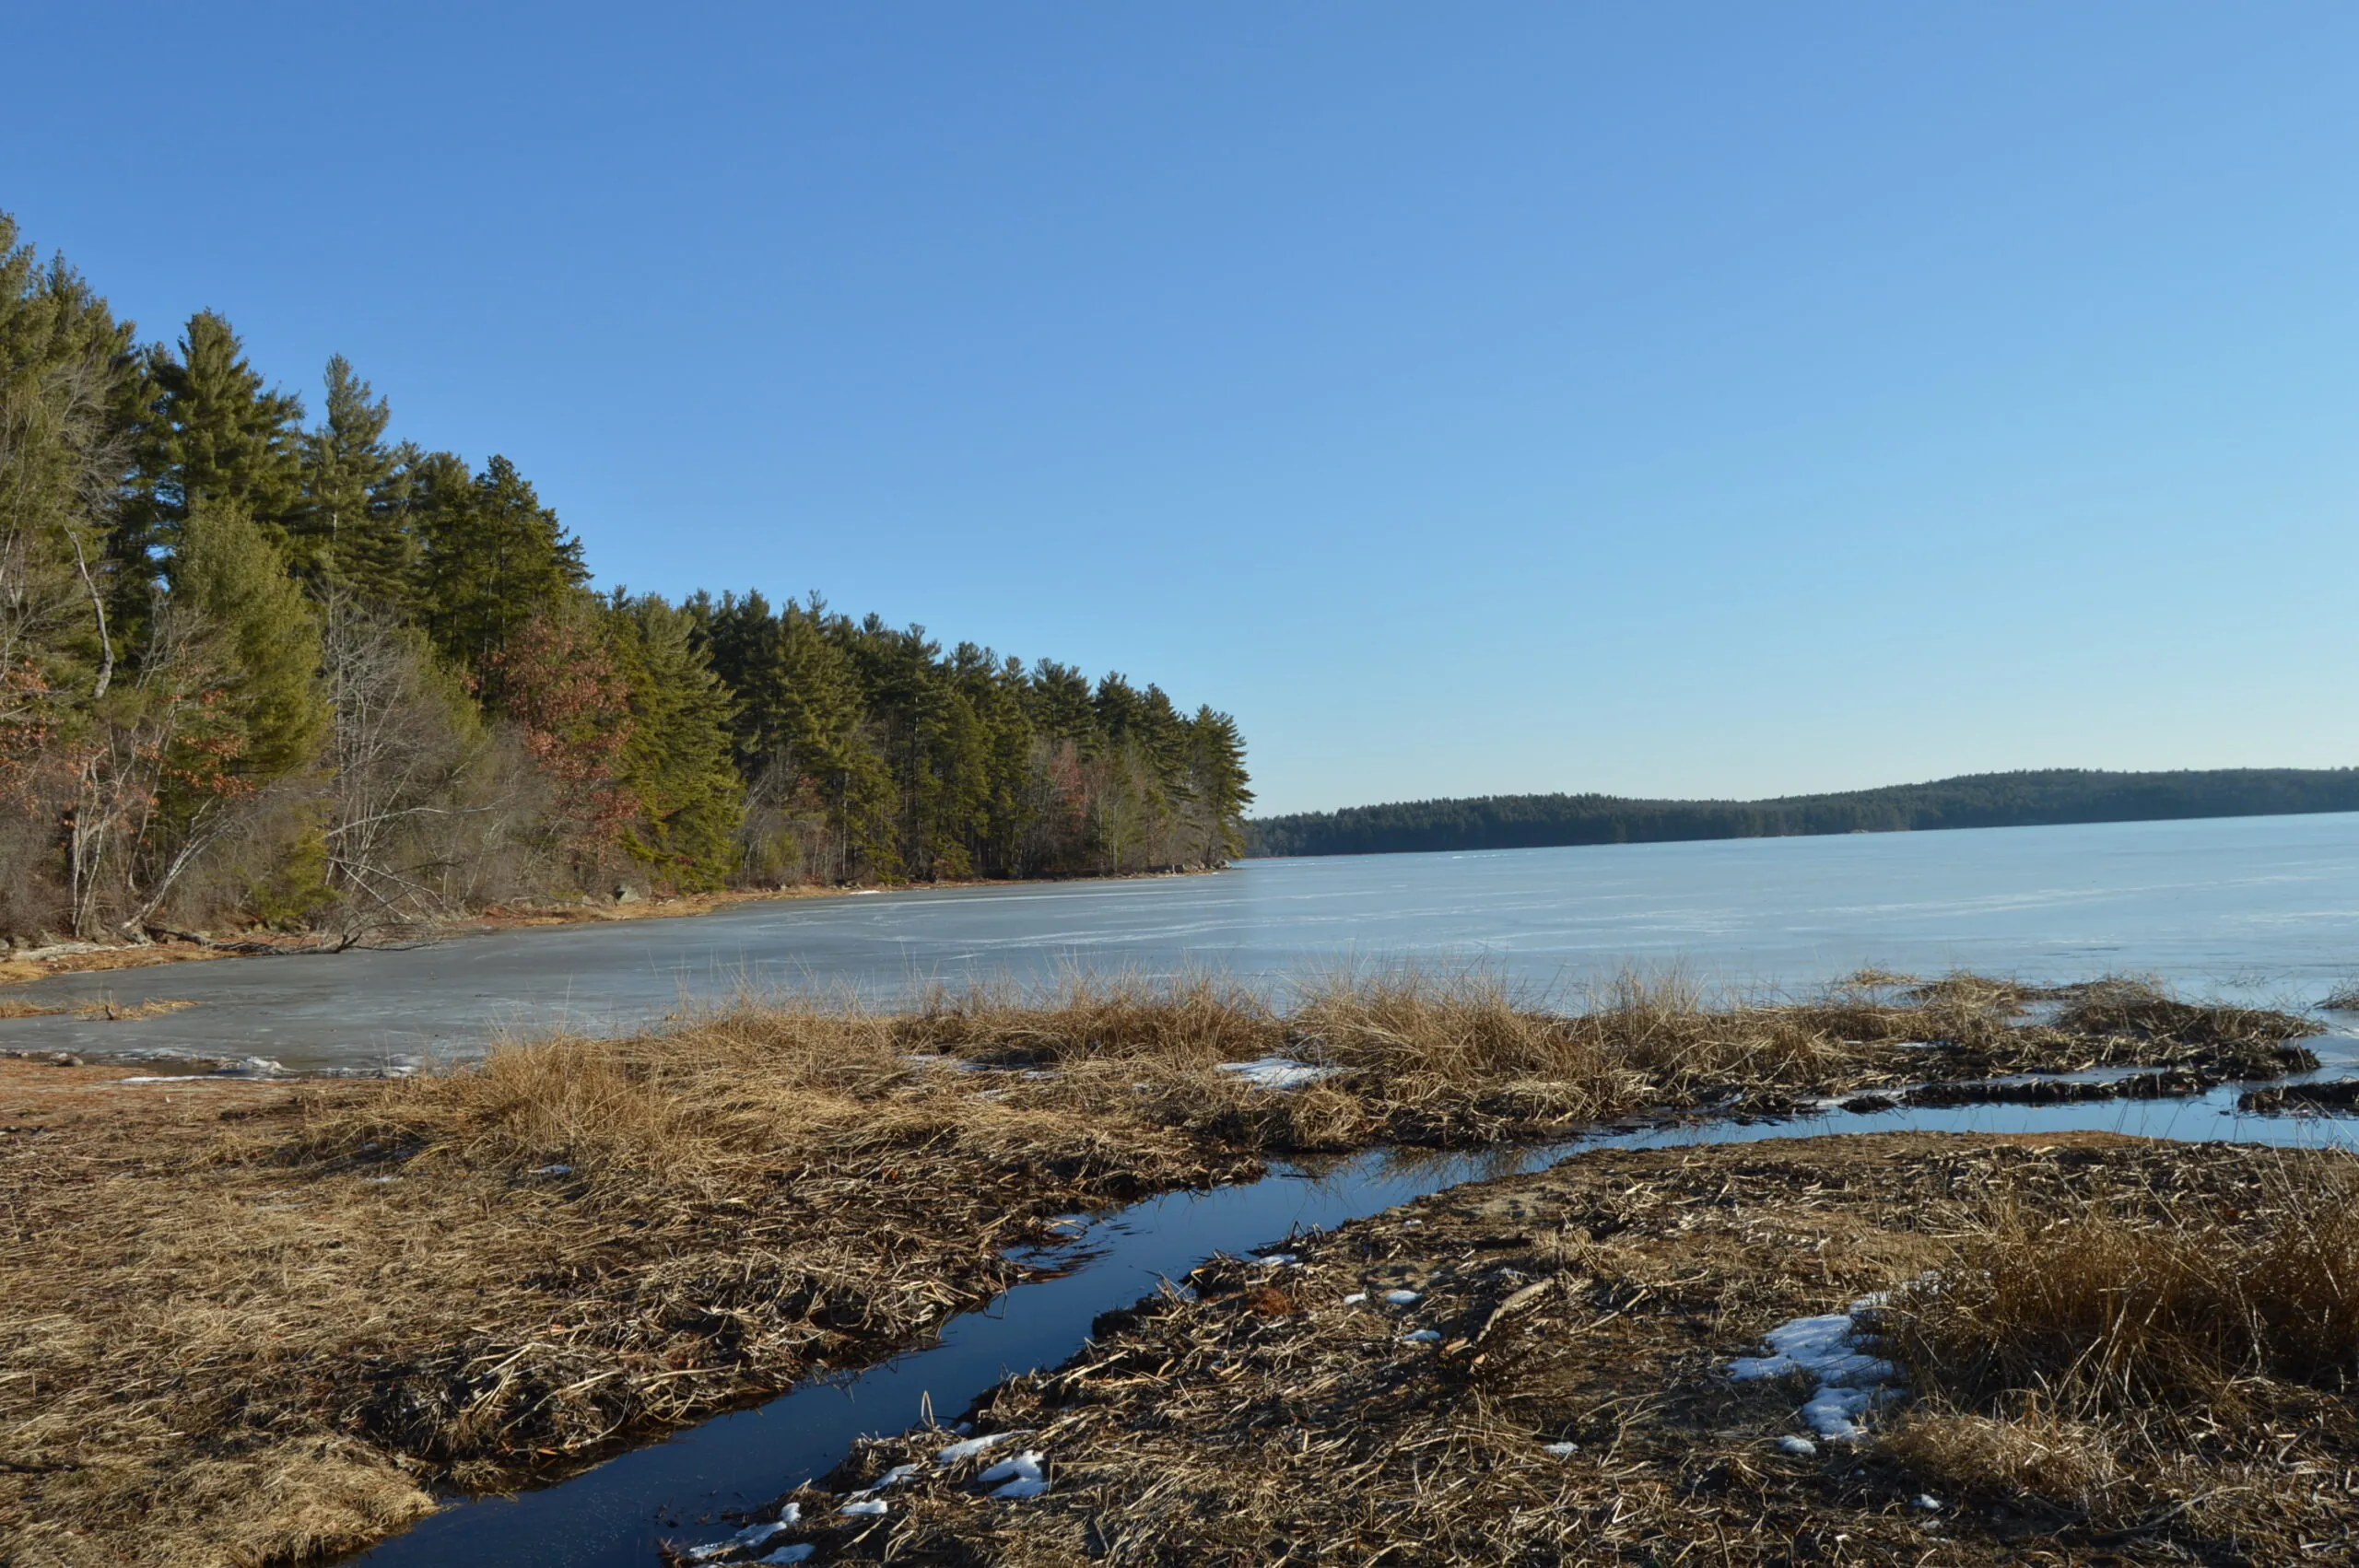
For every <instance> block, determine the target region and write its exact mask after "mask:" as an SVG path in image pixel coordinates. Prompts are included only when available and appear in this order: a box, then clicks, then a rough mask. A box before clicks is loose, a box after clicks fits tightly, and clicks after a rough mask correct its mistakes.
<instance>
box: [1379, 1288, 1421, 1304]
mask: <svg viewBox="0 0 2359 1568" xmlns="http://www.w3.org/2000/svg"><path fill="white" fill-rule="evenodd" d="M1384 1299H1385V1300H1386V1301H1387V1302H1389V1303H1391V1305H1394V1306H1414V1305H1417V1293H1416V1292H1414V1291H1387V1292H1385V1293H1384Z"/></svg>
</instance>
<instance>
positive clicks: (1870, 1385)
mask: <svg viewBox="0 0 2359 1568" xmlns="http://www.w3.org/2000/svg"><path fill="white" fill-rule="evenodd" d="M1885 1300H1886V1297H1885V1295H1884V1293H1877V1294H1875V1295H1869V1296H1861V1297H1860V1299H1859V1300H1858V1301H1855V1302H1853V1303H1852V1304H1851V1309H1850V1311H1848V1312H1830V1313H1826V1314H1825V1315H1823V1316H1817V1317H1797V1318H1795V1319H1794V1320H1793V1321H1791V1322H1790V1323H1780V1324H1779V1325H1778V1327H1776V1328H1772V1329H1770V1330H1769V1333H1768V1336H1767V1340H1768V1346H1769V1353H1768V1354H1767V1355H1761V1356H1738V1357H1737V1358H1735V1359H1734V1360H1733V1361H1731V1362H1730V1363H1729V1375H1730V1376H1731V1377H1732V1378H1735V1379H1737V1380H1738V1381H1739V1382H1743V1381H1745V1380H1748V1379H1751V1378H1757V1377H1784V1376H1786V1375H1789V1374H1791V1373H1802V1374H1803V1375H1807V1376H1812V1377H1815V1378H1817V1379H1818V1390H1817V1392H1815V1393H1813V1395H1812V1396H1811V1397H1810V1398H1809V1399H1808V1400H1807V1401H1805V1402H1804V1403H1803V1405H1802V1412H1801V1413H1802V1422H1803V1423H1804V1424H1805V1425H1807V1426H1808V1427H1809V1428H1810V1429H1811V1430H1812V1431H1813V1432H1815V1433H1818V1434H1819V1435H1820V1436H1821V1437H1825V1438H1830V1439H1833V1440H1834V1441H1837V1442H1841V1443H1856V1442H1857V1441H1859V1440H1860V1438H1862V1437H1864V1436H1866V1435H1867V1429H1866V1428H1865V1427H1863V1426H1861V1425H1860V1417H1862V1416H1864V1415H1866V1414H1867V1413H1868V1411H1869V1410H1872V1409H1873V1408H1874V1407H1875V1406H1876V1405H1878V1404H1881V1403H1883V1402H1884V1401H1885V1400H1887V1399H1889V1398H1891V1397H1892V1396H1893V1395H1894V1394H1895V1393H1896V1392H1897V1391H1898V1389H1899V1387H1900V1369H1899V1368H1898V1367H1896V1366H1895V1365H1893V1364H1892V1363H1890V1362H1888V1361H1885V1360H1884V1359H1883V1358H1882V1357H1881V1356H1878V1355H1875V1354H1873V1353H1872V1352H1869V1351H1866V1350H1863V1349H1861V1348H1860V1339H1859V1335H1860V1316H1859V1315H1860V1314H1861V1313H1865V1312H1872V1311H1874V1310H1875V1309H1876V1308H1878V1307H1880V1306H1883V1305H1884V1303H1885Z"/></svg>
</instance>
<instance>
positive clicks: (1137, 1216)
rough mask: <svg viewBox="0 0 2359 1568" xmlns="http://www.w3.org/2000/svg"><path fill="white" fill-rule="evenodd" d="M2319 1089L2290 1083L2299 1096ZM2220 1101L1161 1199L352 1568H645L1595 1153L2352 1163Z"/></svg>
mask: <svg viewBox="0 0 2359 1568" xmlns="http://www.w3.org/2000/svg"><path fill="white" fill-rule="evenodd" d="M2307 1043H2308V1044H2310V1045H2311V1046H2312V1047H2315V1048H2317V1049H2318V1054H2319V1056H2320V1058H2321V1059H2322V1060H2323V1061H2324V1062H2325V1064H2326V1065H2325V1068H2324V1070H2323V1071H2324V1074H2326V1075H2341V1074H2342V1073H2345V1072H2348V1071H2351V1070H2352V1069H2353V1067H2359V1037H2354V1036H2349V1035H2341V1034H2336V1035H2329V1036H2320V1037H2318V1038H2316V1039H2313V1040H2311V1041H2309V1042H2307ZM2311 1076H2318V1075H2314V1074H2299V1075H2296V1080H2294V1081H2298V1080H2299V1079H2300V1078H2304V1077H2311ZM2237 1093H2238V1089H2237V1087H2236V1086H2234V1085H2231V1086H2227V1087H2224V1088H2220V1089H2215V1090H2213V1091H2212V1092H2211V1093H2209V1094H2202V1095H2200V1096H2191V1097H2189V1098H2185V1099H2176V1100H2115V1101H2101V1102H2093V1103H2087V1104H2080V1105H2063V1106H2005V1105H1993V1106H1948V1107H1941V1108H1927V1107H1915V1108H1901V1109H1895V1110H1890V1111H1883V1112H1874V1113H1869V1114H1865V1115H1857V1114H1851V1113H1834V1114H1830V1115H1826V1116H1821V1117H1798V1118H1795V1119H1792V1120H1786V1121H1755V1122H1751V1123H1744V1122H1730V1121H1719V1122H1703V1123H1697V1124H1694V1125H1688V1126H1680V1127H1671V1128H1662V1127H1655V1128H1648V1129H1640V1130H1635V1131H1623V1132H1615V1133H1604V1134H1600V1135H1595V1136H1591V1137H1588V1138H1583V1139H1580V1140H1578V1141H1571V1142H1567V1143H1559V1144H1554V1145H1549V1146H1544V1147H1536V1148H1526V1149H1516V1150H1491V1151H1485V1152H1481V1153H1470V1154H1449V1155H1435V1154H1428V1153H1423V1152H1398V1151H1395V1152H1385V1151H1379V1152H1375V1153H1367V1154H1362V1155H1359V1156H1357V1157H1356V1158H1353V1159H1350V1160H1346V1161H1343V1162H1341V1163H1339V1164H1333V1165H1330V1166H1326V1167H1324V1168H1322V1169H1320V1170H1319V1171H1316V1172H1312V1171H1307V1170H1303V1169H1298V1168H1293V1167H1279V1168H1277V1169H1275V1170H1273V1173H1272V1174H1271V1175H1270V1176H1265V1177H1263V1178H1262V1180H1259V1181H1256V1182H1251V1183H1247V1184H1243V1185H1240V1186H1237V1187H1230V1188H1218V1189H1216V1190H1214V1191H1211V1192H1200V1193H1169V1194H1166V1195H1165V1196H1163V1197H1161V1198H1156V1199H1149V1200H1147V1201H1145V1202H1142V1203H1136V1204H1133V1205H1132V1206H1130V1207H1129V1208H1126V1209H1122V1210H1119V1211H1114V1212H1112V1213H1109V1214H1104V1215H1100V1216H1098V1217H1097V1218H1096V1219H1094V1220H1092V1221H1090V1222H1088V1223H1086V1224H1085V1225H1082V1226H1080V1227H1079V1229H1078V1231H1077V1234H1076V1235H1075V1237H1074V1242H1073V1243H1072V1244H1071V1246H1067V1247H1062V1248H1060V1249H1058V1251H1057V1252H1056V1253H1055V1254H1053V1255H1051V1256H1049V1257H1044V1258H1034V1259H1030V1260H1031V1261H1038V1262H1043V1263H1054V1264H1061V1265H1062V1266H1064V1267H1066V1268H1068V1269H1069V1270H1070V1272H1067V1273H1064V1274H1062V1275H1061V1276H1058V1277H1055V1278H1051V1279H1047V1280H1043V1281H1039V1282H1036V1283H1031V1284H1026V1285H1021V1286H1018V1287H1017V1288H1016V1289H1015V1290H1013V1291H1010V1292H1007V1293H1004V1294H1003V1295H1001V1296H999V1297H998V1298H997V1299H995V1300H993V1301H992V1303H991V1305H989V1306H988V1307H985V1308H983V1309H981V1310H980V1311H977V1312H972V1313H968V1314H965V1315H963V1316H958V1317H956V1318H953V1319H952V1320H951V1321H950V1322H949V1323H948V1324H946V1325H945V1327H944V1328H943V1331H942V1334H941V1336H940V1338H939V1339H938V1340H936V1341H935V1342H934V1343H933V1344H932V1345H929V1346H927V1347H926V1348H924V1349H921V1350H918V1351H914V1352H910V1353H908V1354H906V1355H903V1356H899V1357H898V1358H896V1359H894V1360H893V1361H890V1362H887V1363H884V1364H882V1365H879V1366H876V1367H874V1368H872V1369H870V1370H869V1371H867V1372H864V1373H862V1374H859V1375H854V1376H850V1377H846V1378H841V1379H833V1380H821V1381H817V1382H814V1383H810V1384H806V1385H804V1387H800V1388H797V1389H795V1390H793V1391H792V1392H791V1393H788V1394H785V1395H782V1396H780V1398H775V1399H772V1400H771V1401H769V1403H767V1404H764V1405H761V1406H758V1407H756V1408H754V1409H751V1410H743V1411H739V1412H737V1413H735V1414H732V1415H724V1416H720V1417H717V1418H715V1419H714V1420H711V1421H709V1422H703V1423H702V1424H700V1425H698V1426H695V1427H692V1428H689V1429H687V1430H686V1431H684V1432H681V1433H677V1434H675V1436H673V1437H671V1438H670V1439H668V1440H667V1441H664V1442H663V1443H659V1444H656V1445H653V1446H651V1447H647V1448H641V1449H638V1450H635V1451H633V1452H630V1453H628V1454H624V1455H621V1456H620V1457H616V1458H614V1459H611V1460H608V1461H606V1462H605V1463H604V1464H601V1465H599V1466H597V1467H595V1468H594V1469H589V1470H585V1471H583V1472H582V1473H581V1474H580V1475H578V1476H575V1477H573V1478H571V1479H570V1480H564V1481H560V1482H558V1483H557V1484H555V1485H552V1486H549V1487H546V1488H544V1489H542V1490H540V1491H536V1492H525V1493H523V1494H522V1495H520V1496H516V1497H510V1498H484V1499H478V1500H475V1501H470V1502H466V1503H463V1504H458V1505H457V1506H455V1507H452V1508H451V1509H448V1510H446V1511H445V1512H443V1513H441V1514H438V1515H434V1516H433V1517H432V1518H429V1519H428V1520H426V1521H425V1522H424V1523H422V1524H420V1525H418V1526H417V1527H415V1528H414V1529H412V1530H410V1531H408V1532H407V1533H406V1534H405V1535H401V1536H397V1537H395V1538H394V1539H391V1540H389V1541H386V1542H384V1543H383V1544H381V1545H380V1546H378V1547H377V1548H375V1549H374V1550H370V1551H369V1552H368V1553H366V1554H365V1555H363V1556H362V1557H360V1558H358V1559H357V1560H356V1561H357V1562H364V1563H367V1564H369V1565H370V1568H426V1565H429V1564H430V1565H448V1564H458V1565H466V1564H476V1563H482V1564H493V1563H497V1564H500V1565H501V1568H649V1565H650V1564H651V1563H652V1562H654V1560H655V1546H656V1543H657V1542H658V1541H659V1540H661V1539H666V1538H669V1539H675V1540H679V1541H684V1542H689V1543H701V1542H704V1541H708V1540H718V1539H722V1537H724V1536H726V1535H727V1534H729V1533H730V1531H731V1530H732V1529H733V1528H734V1526H731V1525H727V1524H724V1523H723V1522H722V1515H723V1514H724V1513H728V1512H732V1511H736V1510H744V1509H749V1508H752V1507H754V1506H756V1505H757V1504H762V1503H766V1502H769V1500H771V1499H773V1498H775V1497H777V1496H778V1495H779V1494H780V1493H781V1492H786V1491H788V1490H790V1489H791V1488H792V1487H794V1486H796V1485H797V1484H799V1483H801V1482H803V1481H804V1480H810V1479H813V1478H816V1477H817V1476H820V1475H822V1474H825V1473H826V1472H827V1471H828V1470H830V1469H834V1468H835V1466H836V1465H837V1464H838V1463H839V1461H840V1460H841V1459H842V1458H843V1457H844V1456H845V1454H846V1453H847V1452H848V1451H849V1450H850V1448H851V1444H852V1442H853V1440H854V1439H855V1438H857V1437H859V1436H862V1435H863V1434H869V1433H889V1432H897V1431H900V1430H902V1429H904V1428H907V1427H909V1426H911V1425H914V1424H916V1423H918V1422H921V1421H922V1420H924V1419H925V1417H926V1415H927V1413H928V1411H929V1410H931V1411H932V1413H933V1415H935V1416H936V1417H938V1418H939V1419H941V1420H943V1421H945V1422H946V1421H949V1420H951V1419H952V1418H954V1417H956V1416H957V1414H958V1413H959V1412H960V1411H962V1410H965V1409H966V1407H967V1406H968V1403H969V1402H970V1401H971V1400H972V1399H974V1398H975V1397H976V1396H978V1395H980V1394H981V1393H982V1392H983V1391H984V1390H985V1389H987V1388H989V1387H992V1385H993V1384H995V1383H997V1382H999V1381H1000V1380H1001V1379H1002V1378H1003V1377H1005V1376H1008V1375H1011V1374H1015V1373H1020V1372H1024V1371H1027V1370H1033V1369H1037V1368H1041V1367H1050V1366H1055V1365H1058V1364H1059V1363H1062V1362H1063V1361H1065V1360H1066V1359H1067V1358H1068V1357H1070V1356H1071V1355H1072V1354H1073V1353H1074V1351H1076V1350H1077V1349H1079V1348H1080V1345H1081V1343H1082V1340H1084V1338H1085V1337H1086V1335H1087V1334H1088V1331H1089V1325H1090V1323H1091V1321H1092V1320H1093V1319H1094V1318H1096V1317H1097V1315H1098V1314H1100V1313H1103V1312H1107V1311H1109V1310H1112V1309H1114V1308H1116V1307H1121V1306H1127V1305H1130V1304H1131V1303H1133V1302H1134V1301H1136V1300H1137V1299H1138V1298H1139V1297H1140V1296H1142V1295H1144V1294H1146V1293H1149V1292H1151V1291H1152V1290H1154V1289H1155V1287H1156V1281H1158V1280H1161V1279H1177V1278H1179V1277H1180V1276H1182V1275H1184V1274H1185V1273H1187V1272H1188V1270H1191V1269H1192V1268H1193V1267H1195V1265H1197V1264H1198V1263H1201V1262H1203V1260H1204V1259H1205V1258H1208V1257H1210V1256H1211V1255H1212V1254H1214V1253H1215V1252H1227V1253H1232V1254H1242V1253H1247V1252H1250V1251H1253V1250H1256V1249H1258V1248H1261V1247H1264V1246H1276V1245H1279V1244H1281V1243H1283V1242H1284V1241H1285V1238H1286V1237H1287V1236H1288V1235H1290V1234H1292V1233H1295V1232H1298V1231H1308V1230H1313V1229H1325V1228H1329V1227H1332V1226H1334V1225H1338V1224H1341V1223H1344V1222H1345V1221H1347V1220H1352V1219H1356V1218H1360V1217H1363V1216H1366V1215H1368V1214H1374V1213H1377V1212H1379V1211H1383V1210H1386V1209H1390V1208H1391V1207H1393V1206H1395V1205H1397V1204H1401V1203H1405V1202H1408V1201H1409V1200H1411V1199H1415V1198H1420V1197H1423V1196H1425V1195H1426V1194H1428V1193H1433V1192H1438V1191H1440V1190H1441V1189H1443V1188H1449V1187H1455V1186H1458V1185H1459V1184H1461V1183H1462V1182H1468V1181H1478V1180H1483V1179H1485V1178H1487V1177H1491V1176H1509V1175H1515V1174H1518V1173H1520V1172H1523V1171H1528V1170H1534V1169H1538V1168H1540V1167H1542V1166H1544V1165H1547V1164H1554V1163H1555V1162H1556V1161H1558V1160H1560V1159H1562V1158H1564V1157H1566V1156H1567V1155H1568V1154H1571V1153H1577V1152H1579V1151H1581V1150H1586V1149H1598V1148H1620V1149H1636V1148H1666V1147H1683V1146H1701V1145H1706V1144H1715V1143H1738V1142H1753V1141H1763V1140H1768V1139H1785V1138H1816V1137H1824V1136H1827V1135H1829V1134H1834V1133H1850V1132H1859V1133H1866V1132H1895V1131H1904V1130H1921V1131H1936V1132H1972V1133H1986V1134H1988V1133H2054V1132H2068V1131H2107V1132H2120V1133H2128V1134H2132V1135H2138V1136H2143V1137H2151V1138H2167V1139H2176V1140H2181V1141H2209V1140H2224V1141H2239V1142H2255V1143H2271V1144H2281V1145H2297V1146H2318V1145H2325V1144H2339V1145H2343V1146H2359V1124H2354V1123H2352V1122H2348V1121H2343V1122H2338V1121H2335V1120H2333V1119H2331V1118H2312V1117H2255V1116H2244V1115H2239V1114H2238V1113H2237V1112H2236V1095H2237Z"/></svg>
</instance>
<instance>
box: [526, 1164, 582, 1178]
mask: <svg viewBox="0 0 2359 1568" xmlns="http://www.w3.org/2000/svg"><path fill="white" fill-rule="evenodd" d="M533 1174H534V1176H571V1175H572V1174H573V1167H572V1166H571V1165H543V1166H542V1167H541V1168H540V1169H538V1170H536V1171H534V1173H533Z"/></svg>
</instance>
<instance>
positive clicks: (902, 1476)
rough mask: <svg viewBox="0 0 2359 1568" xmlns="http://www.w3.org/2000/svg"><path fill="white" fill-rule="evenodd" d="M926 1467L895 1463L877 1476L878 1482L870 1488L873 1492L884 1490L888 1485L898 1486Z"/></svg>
mask: <svg viewBox="0 0 2359 1568" xmlns="http://www.w3.org/2000/svg"><path fill="white" fill-rule="evenodd" d="M924 1468H925V1467H924V1466H922V1465H895V1466H894V1467H893V1468H892V1469H889V1470H886V1472H885V1473H884V1474H883V1475H881V1476H879V1477H877V1478H876V1484H875V1485H874V1487H872V1488H870V1490H871V1491H873V1492H882V1491H884V1490H885V1489H886V1487H888V1486H898V1485H900V1484H901V1483H902V1482H903V1481H905V1480H909V1479H910V1477H911V1476H914V1475H916V1474H917V1473H918V1472H919V1471H921V1470H922V1469H924Z"/></svg>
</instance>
